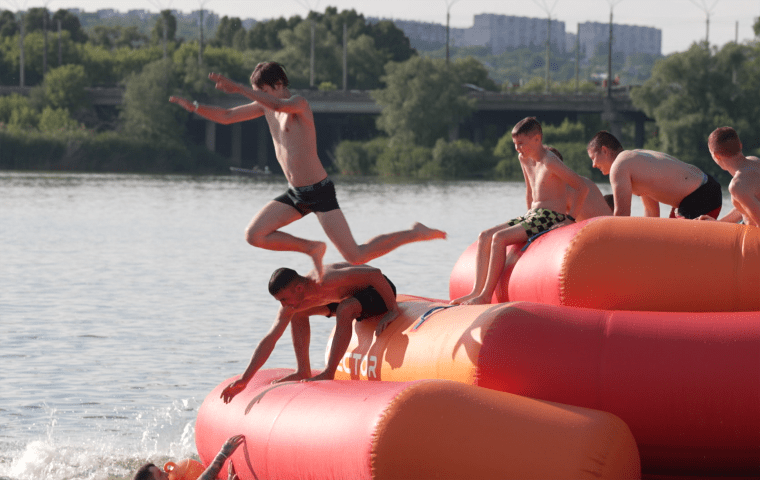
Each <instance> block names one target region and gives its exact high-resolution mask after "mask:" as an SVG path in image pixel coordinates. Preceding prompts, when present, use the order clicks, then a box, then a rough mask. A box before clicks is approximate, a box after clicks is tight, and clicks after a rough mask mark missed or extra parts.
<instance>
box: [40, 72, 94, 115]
mask: <svg viewBox="0 0 760 480" xmlns="http://www.w3.org/2000/svg"><path fill="white" fill-rule="evenodd" d="M88 85H89V83H88V79H87V75H86V74H85V71H84V67H83V66H82V65H64V66H62V67H58V68H54V69H52V70H50V71H49V72H48V73H47V75H45V80H44V81H43V82H42V88H43V90H44V92H45V101H46V104H47V106H49V107H51V108H53V109H65V110H68V111H69V112H76V111H78V110H80V109H82V108H87V107H88V106H89V105H88V98H87V92H86V90H85V88H86V87H87V86H88Z"/></svg>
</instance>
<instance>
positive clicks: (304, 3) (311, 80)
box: [295, 0, 319, 88]
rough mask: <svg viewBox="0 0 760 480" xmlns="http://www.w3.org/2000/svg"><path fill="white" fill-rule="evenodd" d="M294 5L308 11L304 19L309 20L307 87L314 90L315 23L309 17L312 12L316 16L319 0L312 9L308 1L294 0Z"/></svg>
mask: <svg viewBox="0 0 760 480" xmlns="http://www.w3.org/2000/svg"><path fill="white" fill-rule="evenodd" d="M295 1H296V3H298V4H299V5H301V6H302V7H304V8H306V10H308V12H309V13H308V15H307V16H306V18H309V17H312V18H311V48H310V56H309V86H310V87H311V88H314V79H315V74H314V41H315V36H316V33H315V32H316V28H317V26H316V22H315V20H314V17H313V16H312V15H311V12H312V11H314V13H315V14H316V10H317V6H318V5H319V0H317V3H316V4H315V5H314V8H312V7H311V2H310V1H309V0H295Z"/></svg>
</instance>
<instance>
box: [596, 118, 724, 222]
mask: <svg viewBox="0 0 760 480" xmlns="http://www.w3.org/2000/svg"><path fill="white" fill-rule="evenodd" d="M586 151H587V153H588V156H589V158H590V159H591V162H592V165H593V167H594V168H596V169H598V170H599V171H601V172H602V173H603V174H604V175H609V176H610V185H611V186H612V193H613V195H614V196H615V216H618V217H628V216H630V215H631V197H632V195H637V196H639V197H641V203H642V204H643V205H644V214H645V216H647V217H659V216H660V204H661V203H662V204H665V205H670V207H671V211H670V217H671V218H688V219H695V218H699V217H700V216H701V215H710V216H711V217H713V218H718V214H719V213H720V209H721V206H722V205H723V196H722V192H721V188H720V184H719V183H718V182H717V181H716V180H715V179H714V178H713V177H712V176H710V175H709V174H707V173H705V172H703V171H702V170H700V169H699V168H698V167H696V166H694V165H691V164H688V163H684V162H682V161H680V160H678V159H677V158H675V157H672V156H670V155H668V154H666V153H662V152H655V151H653V150H624V149H623V146H622V145H621V143H620V141H619V140H618V139H617V138H616V137H615V136H614V135H612V134H611V133H609V132H607V131H605V130H602V131H600V132H597V134H596V135H594V137H593V138H592V139H591V140H590V141H589V142H588V145H587V146H586Z"/></svg>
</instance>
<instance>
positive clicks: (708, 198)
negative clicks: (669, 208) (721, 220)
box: [675, 173, 723, 219]
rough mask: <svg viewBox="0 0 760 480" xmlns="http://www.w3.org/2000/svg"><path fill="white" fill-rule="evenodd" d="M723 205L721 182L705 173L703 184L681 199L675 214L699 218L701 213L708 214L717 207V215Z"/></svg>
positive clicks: (682, 216)
mask: <svg viewBox="0 0 760 480" xmlns="http://www.w3.org/2000/svg"><path fill="white" fill-rule="evenodd" d="M722 206H723V192H722V190H721V188H720V183H718V182H717V181H716V180H715V179H714V178H713V177H711V176H710V175H708V174H706V173H705V174H704V179H703V180H702V185H700V186H699V188H697V189H696V190H694V191H693V192H691V193H690V194H689V195H687V196H685V197H684V199H683V200H681V203H680V204H679V205H678V208H677V209H676V211H675V215H676V216H678V217H681V218H688V219H694V218H699V216H700V215H707V214H709V213H711V212H713V211H714V210H716V209H717V212H715V216H716V217H717V216H718V213H720V208H721V207H722Z"/></svg>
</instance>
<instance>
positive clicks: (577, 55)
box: [575, 23, 581, 95]
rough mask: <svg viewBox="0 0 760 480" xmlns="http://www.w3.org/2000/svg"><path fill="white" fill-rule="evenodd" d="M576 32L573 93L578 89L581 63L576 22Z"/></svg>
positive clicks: (579, 39)
mask: <svg viewBox="0 0 760 480" xmlns="http://www.w3.org/2000/svg"><path fill="white" fill-rule="evenodd" d="M576 32H578V33H577V34H576V35H575V94H576V95H577V94H578V91H579V90H580V78H579V77H580V63H581V57H580V55H581V24H580V23H579V24H578V29H577V30H576Z"/></svg>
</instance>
